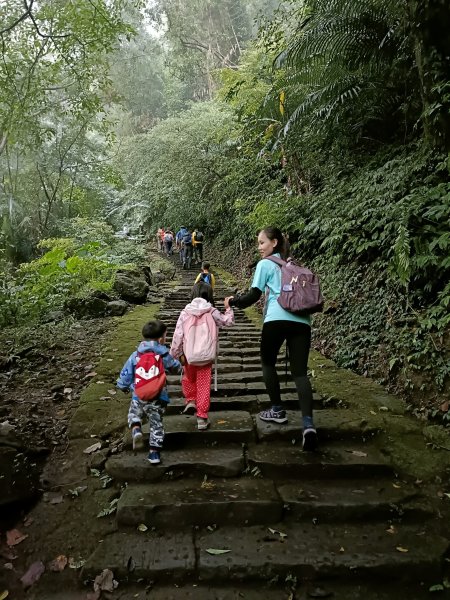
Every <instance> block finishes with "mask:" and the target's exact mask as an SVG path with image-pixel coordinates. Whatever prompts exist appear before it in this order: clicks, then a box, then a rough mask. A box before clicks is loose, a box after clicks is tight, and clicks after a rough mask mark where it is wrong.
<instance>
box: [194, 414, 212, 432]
mask: <svg viewBox="0 0 450 600" xmlns="http://www.w3.org/2000/svg"><path fill="white" fill-rule="evenodd" d="M209 425H210V423H209V419H202V417H197V429H198V430H199V431H203V430H205V429H208V427H209Z"/></svg>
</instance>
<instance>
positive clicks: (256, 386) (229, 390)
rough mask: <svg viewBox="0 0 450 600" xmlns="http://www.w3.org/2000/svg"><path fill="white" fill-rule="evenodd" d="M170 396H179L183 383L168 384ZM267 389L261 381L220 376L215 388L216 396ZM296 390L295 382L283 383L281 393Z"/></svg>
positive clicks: (253, 392)
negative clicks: (232, 379) (226, 381)
mask: <svg viewBox="0 0 450 600" xmlns="http://www.w3.org/2000/svg"><path fill="white" fill-rule="evenodd" d="M167 389H168V392H169V396H170V397H174V398H177V397H179V396H180V394H181V383H178V384H172V385H168V387H167ZM265 391H266V386H265V385H264V383H263V382H262V381H261V382H252V383H232V382H230V383H223V382H222V381H221V379H220V378H219V383H218V384H217V390H214V395H215V396H221V397H223V396H247V395H249V394H251V395H253V394H264V392H265ZM295 391H296V388H295V385H294V384H293V383H291V384H289V385H288V386H286V387H285V386H284V385H282V388H281V394H282V395H283V394H289V393H293V392H295Z"/></svg>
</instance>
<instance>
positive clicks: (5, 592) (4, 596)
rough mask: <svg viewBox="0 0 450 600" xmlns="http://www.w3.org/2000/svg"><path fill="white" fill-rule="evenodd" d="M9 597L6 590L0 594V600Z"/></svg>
mask: <svg viewBox="0 0 450 600" xmlns="http://www.w3.org/2000/svg"><path fill="white" fill-rule="evenodd" d="M8 596H9V592H8V590H5V591H4V592H2V593H1V594H0V600H5V598H7V597H8Z"/></svg>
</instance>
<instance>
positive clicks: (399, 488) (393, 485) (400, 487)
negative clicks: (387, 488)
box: [392, 483, 402, 490]
mask: <svg viewBox="0 0 450 600" xmlns="http://www.w3.org/2000/svg"><path fill="white" fill-rule="evenodd" d="M392 487H394V488H395V489H396V490H401V489H402V486H401V485H398V483H393V484H392Z"/></svg>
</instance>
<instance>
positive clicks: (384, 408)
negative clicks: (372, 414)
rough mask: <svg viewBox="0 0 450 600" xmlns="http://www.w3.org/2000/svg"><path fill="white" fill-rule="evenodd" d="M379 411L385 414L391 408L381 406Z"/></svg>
mask: <svg viewBox="0 0 450 600" xmlns="http://www.w3.org/2000/svg"><path fill="white" fill-rule="evenodd" d="M378 410H382V411H383V412H387V411H388V410H389V408H388V407H387V406H379V407H378Z"/></svg>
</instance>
